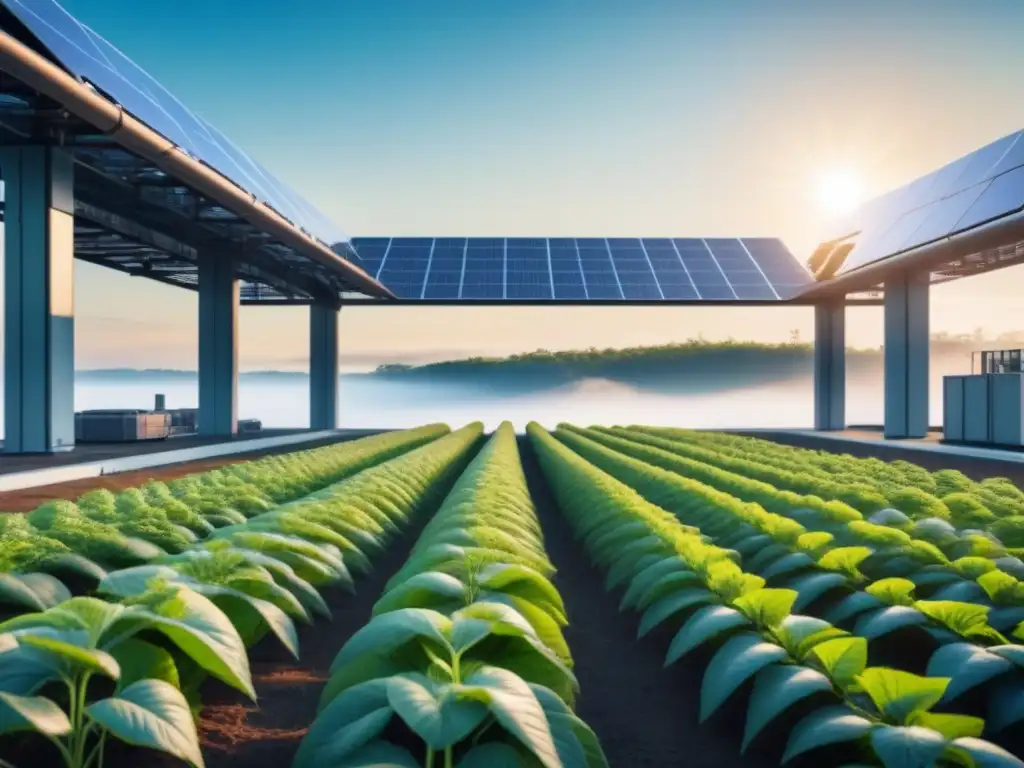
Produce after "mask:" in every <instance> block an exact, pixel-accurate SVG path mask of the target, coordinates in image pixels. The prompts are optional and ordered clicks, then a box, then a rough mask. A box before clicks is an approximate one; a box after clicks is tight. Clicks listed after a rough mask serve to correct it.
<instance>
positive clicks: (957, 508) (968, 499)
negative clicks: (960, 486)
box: [942, 491, 998, 528]
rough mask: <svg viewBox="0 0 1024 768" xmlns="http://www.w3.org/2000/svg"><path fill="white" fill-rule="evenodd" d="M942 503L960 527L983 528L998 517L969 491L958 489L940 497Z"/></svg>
mask: <svg viewBox="0 0 1024 768" xmlns="http://www.w3.org/2000/svg"><path fill="white" fill-rule="evenodd" d="M942 503H943V504H945V505H946V507H947V508H948V509H949V511H950V514H952V515H953V520H954V522H956V524H957V525H958V526H960V527H961V528H985V527H987V526H988V525H989V523H992V522H994V521H996V520H997V519H998V518H997V517H996V516H995V515H994V514H992V512H991V511H990V510H989V508H988V507H986V506H985V505H984V504H982V503H981V502H980V501H978V499H977V498H976V497H974V496H972V495H971V494H969V493H965V492H963V491H959V492H956V493H949V494H947V495H945V496H943V497H942Z"/></svg>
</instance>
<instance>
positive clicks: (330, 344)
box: [309, 304, 339, 429]
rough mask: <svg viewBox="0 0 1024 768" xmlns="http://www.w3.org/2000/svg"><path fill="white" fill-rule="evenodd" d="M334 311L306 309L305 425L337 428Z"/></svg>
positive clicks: (315, 306)
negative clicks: (307, 348)
mask: <svg viewBox="0 0 1024 768" xmlns="http://www.w3.org/2000/svg"><path fill="white" fill-rule="evenodd" d="M338 373H339V371H338V310H337V309H336V308H335V307H331V306H327V305H324V304H311V305H310V307H309V426H310V427H311V428H312V429H337V428H338Z"/></svg>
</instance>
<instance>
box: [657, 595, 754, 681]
mask: <svg viewBox="0 0 1024 768" xmlns="http://www.w3.org/2000/svg"><path fill="white" fill-rule="evenodd" d="M746 626H750V621H749V620H748V619H747V617H746V616H744V615H743V614H742V613H740V612H739V611H736V610H733V609H732V608H726V607H725V606H724V605H707V606H704V607H703V608H701V609H699V610H698V611H697V612H696V613H694V614H693V616H691V617H690V618H689V619H687V621H686V623H685V624H683V626H682V628H681V629H680V630H679V632H678V633H676V636H675V637H674V638H672V643H671V644H670V645H669V647H668V653H667V654H666V656H665V665H666V666H668V665H669V664H672V663H674V662H675V661H677V660H678V659H680V658H682V657H683V656H684V655H686V654H687V653H689V652H690V651H692V650H693V649H694V648H696V647H697V646H698V645H701V644H702V643H706V642H707V641H708V640H710V639H711V638H713V637H717V636H718V635H720V634H722V633H723V632H728V631H730V630H733V629H737V628H739V627H746Z"/></svg>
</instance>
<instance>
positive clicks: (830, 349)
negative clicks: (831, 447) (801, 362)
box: [814, 298, 846, 429]
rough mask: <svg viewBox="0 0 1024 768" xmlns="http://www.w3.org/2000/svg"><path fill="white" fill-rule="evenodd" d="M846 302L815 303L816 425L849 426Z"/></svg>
mask: <svg viewBox="0 0 1024 768" xmlns="http://www.w3.org/2000/svg"><path fill="white" fill-rule="evenodd" d="M845 304H846V302H845V299H843V298H840V299H839V300H838V301H835V302H829V303H827V304H816V305H815V306H814V428H815V429H844V428H845V427H846V306H845Z"/></svg>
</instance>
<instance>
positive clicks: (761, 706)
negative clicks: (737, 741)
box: [742, 664, 832, 752]
mask: <svg viewBox="0 0 1024 768" xmlns="http://www.w3.org/2000/svg"><path fill="white" fill-rule="evenodd" d="M831 690H832V684H831V683H830V682H829V680H828V678H827V677H825V676H824V675H822V674H821V673H820V672H815V671H814V670H813V669H807V668H806V667H799V666H794V665H789V664H775V665H772V666H769V667H768V668H766V669H763V670H761V672H759V673H758V675H757V678H756V679H755V680H754V690H753V693H752V694H751V696H750V703H749V705H748V706H747V725H746V729H745V730H744V732H743V746H742V751H743V752H746V751H747V747H749V746H750V743H751V742H752V741H753V740H754V738H755V737H756V736H757V735H758V734H759V733H760V732H761V731H762V730H763V729H764V727H765V726H766V725H768V723H770V722H771V721H772V720H773V719H774V718H776V717H778V716H779V715H781V714H782V713H783V712H785V711H786V710H787V709H789V707H791V706H793V704H795V703H796V702H798V701H800V700H801V699H805V698H807V697H808V696H811V695H813V694H815V693H818V692H822V691H831Z"/></svg>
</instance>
